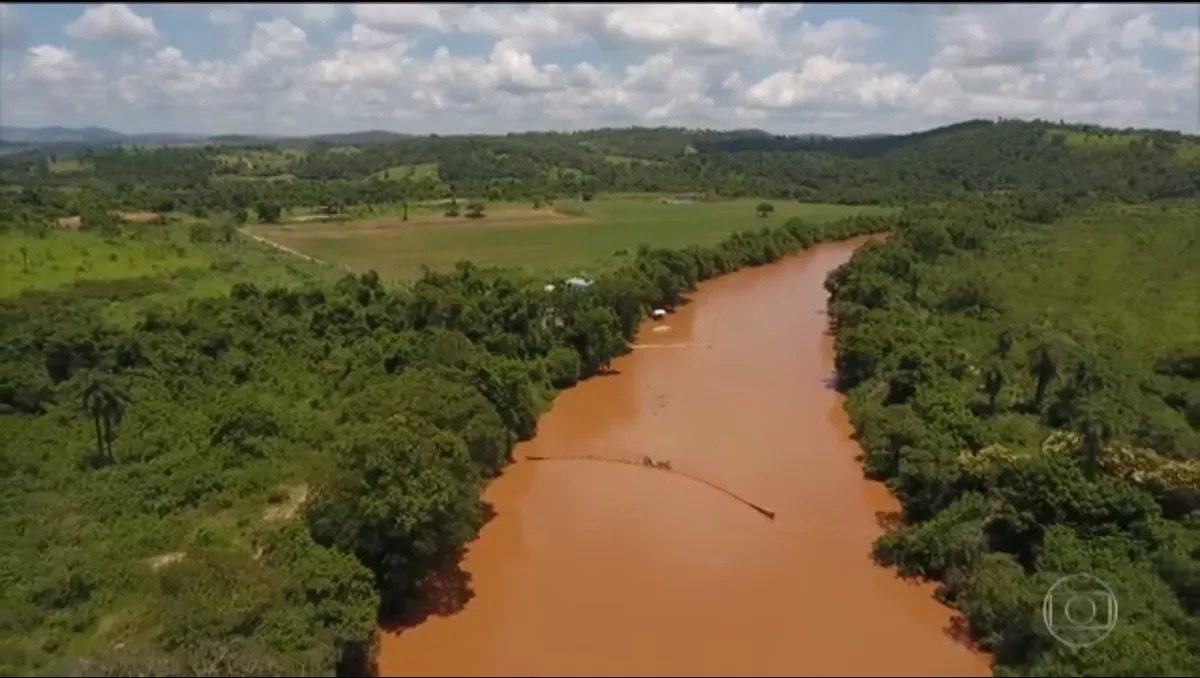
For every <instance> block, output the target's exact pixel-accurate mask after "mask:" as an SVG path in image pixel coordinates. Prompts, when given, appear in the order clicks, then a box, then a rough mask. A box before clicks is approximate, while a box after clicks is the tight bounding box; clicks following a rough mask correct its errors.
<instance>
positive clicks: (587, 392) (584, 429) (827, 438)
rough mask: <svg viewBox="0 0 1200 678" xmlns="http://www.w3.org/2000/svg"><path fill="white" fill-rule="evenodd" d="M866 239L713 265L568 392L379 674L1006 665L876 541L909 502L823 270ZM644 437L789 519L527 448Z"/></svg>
mask: <svg viewBox="0 0 1200 678" xmlns="http://www.w3.org/2000/svg"><path fill="white" fill-rule="evenodd" d="M863 241H864V239H862V238H858V239H854V240H850V241H846V242H842V243H835V244H828V245H823V246H820V247H816V248H813V249H810V250H808V251H806V252H804V253H802V254H799V255H797V256H794V257H792V258H789V259H786V260H784V261H782V262H780V263H778V264H775V265H772V266H768V267H763V268H758V269H748V270H744V271H741V272H738V273H735V274H732V275H729V276H725V277H723V278H720V279H717V280H713V281H709V282H707V283H704V284H703V285H702V286H701V287H700V289H699V290H698V292H697V293H695V294H694V295H693V301H692V303H690V304H688V305H686V306H684V307H682V308H680V309H679V310H678V311H677V312H676V313H673V314H671V315H669V316H667V318H666V319H665V320H664V321H662V322H661V323H655V322H648V323H647V324H646V326H645V327H643V329H642V332H641V334H640V336H639V339H638V343H639V345H646V346H647V347H646V348H638V349H635V350H634V351H633V352H632V353H630V354H629V355H626V356H624V357H622V358H620V359H618V360H616V361H615V362H614V364H613V368H614V369H615V370H616V371H617V372H619V374H612V375H608V376H603V377H598V378H594V379H592V380H589V381H587V382H585V383H583V384H581V385H579V386H577V387H575V388H573V389H570V390H568V391H566V392H564V393H562V394H561V395H560V396H559V397H558V399H557V400H556V401H555V403H554V408H553V410H552V411H551V412H549V413H548V414H546V415H545V416H544V417H542V419H541V420H540V421H539V424H538V426H539V432H538V435H537V437H536V438H535V439H534V440H532V441H529V442H527V443H524V444H522V445H520V446H519V447H518V448H517V451H516V456H517V459H518V460H517V461H516V462H515V463H514V464H512V465H511V466H510V467H509V468H508V469H507V470H506V471H505V472H504V474H503V476H501V477H500V478H499V479H497V480H496V481H495V482H493V483H492V484H491V485H490V486H489V487H488V489H487V492H486V493H485V497H484V498H485V500H486V501H487V502H488V503H490V504H491V505H492V507H493V508H494V510H495V511H496V516H495V518H494V519H493V520H492V521H491V522H489V523H488V524H487V525H486V526H485V527H484V528H483V530H482V532H481V534H480V536H479V539H478V540H477V541H476V542H474V543H473V544H471V545H470V547H469V549H468V551H467V553H466V555H465V557H464V558H463V560H462V564H461V565H462V571H463V572H464V573H465V574H463V575H462V576H461V578H460V579H459V580H457V581H453V578H452V577H448V578H447V579H448V580H451V582H450V584H449V585H448V586H447V588H448V590H449V591H450V592H449V593H448V594H447V596H446V597H447V598H448V599H449V600H448V601H444V604H445V605H447V606H448V607H449V609H446V610H443V611H442V612H443V614H433V615H430V616H429V617H428V618H427V619H425V620H424V621H423V622H421V623H419V624H416V625H415V626H410V627H408V628H405V629H403V630H400V631H392V632H387V633H385V634H383V637H382V639H381V648H380V656H379V670H380V672H381V673H382V674H385V675H394V674H426V675H428V674H489V675H495V674H575V675H579V674H685V673H686V674H692V675H695V674H708V675H711V674H729V673H740V674H745V673H753V674H764V673H770V674H795V673H805V674H812V673H821V674H864V673H866V674H905V675H930V674H933V675H948V674H954V675H986V674H988V673H989V662H988V659H987V657H986V656H983V655H980V654H977V653H975V652H972V651H971V650H969V649H967V648H966V647H965V646H963V645H962V644H960V643H959V642H956V641H955V640H954V639H953V638H952V632H951V629H952V628H953V625H952V623H951V621H952V616H951V611H950V610H949V609H947V608H945V607H944V606H942V605H940V604H938V603H937V602H936V601H935V600H934V599H933V587H932V586H930V585H918V584H913V583H909V582H904V581H901V580H900V579H898V578H897V577H896V575H895V574H894V573H893V572H892V571H890V570H888V569H885V568H882V567H880V566H878V565H875V564H873V563H872V561H871V559H870V555H869V554H870V546H871V542H872V540H873V539H874V538H875V537H876V536H877V535H878V534H880V532H881V531H882V528H880V527H879V517H880V516H881V515H883V514H887V513H890V512H893V511H895V510H896V509H897V508H898V506H897V504H896V502H895V500H894V499H893V498H892V497H891V496H890V495H889V494H888V492H887V490H886V489H885V488H884V487H883V486H882V485H880V484H878V483H872V482H868V481H866V480H864V479H863V477H862V470H861V467H860V465H859V462H858V461H857V460H856V455H857V454H858V453H859V448H858V446H857V445H856V444H855V443H854V442H853V441H852V440H851V439H850V434H851V429H850V426H849V422H848V421H847V418H846V415H845V413H844V412H843V410H842V398H841V396H840V395H839V394H838V393H836V392H835V391H834V390H832V389H831V388H830V386H829V380H830V379H831V377H832V374H833V340H832V338H831V337H830V336H829V335H828V333H827V317H826V313H825V304H826V293H825V291H824V288H823V282H824V279H825V276H826V274H827V273H828V272H829V271H830V270H832V269H834V268H835V267H837V266H839V265H840V264H842V263H843V262H845V261H846V260H847V259H848V258H849V256H850V254H851V253H852V252H853V250H854V249H855V248H856V247H857V246H858V245H860V244H862V242H863ZM662 326H668V327H669V330H666V331H654V329H655V328H658V327H662ZM643 454H645V455H650V456H651V457H653V458H654V459H659V460H661V459H665V460H670V461H671V463H672V465H673V468H674V469H676V470H679V471H683V472H686V473H688V474H690V475H693V476H697V477H699V478H703V479H705V480H708V481H710V482H713V483H716V484H718V485H720V486H723V487H725V488H727V489H729V490H731V491H733V492H735V493H738V494H740V495H743V496H745V497H747V498H748V499H750V500H752V501H754V502H756V503H759V504H762V505H764V506H766V507H769V508H771V509H773V510H775V511H776V512H777V518H776V519H775V520H774V521H772V520H769V519H767V518H765V517H764V516H762V515H760V514H759V513H757V512H755V511H754V510H752V509H750V508H749V507H748V506H746V505H745V504H742V503H739V502H738V501H736V500H735V499H732V498H730V497H729V496H728V495H726V494H723V493H721V492H719V491H717V490H714V489H712V488H710V487H707V486H705V485H703V484H701V483H697V482H694V481H692V480H689V479H687V478H684V477H681V476H679V475H674V474H670V473H664V472H661V471H656V470H652V469H645V468H639V467H636V466H628V465H620V464H607V463H600V462H596V461H567V460H564V461H530V460H527V459H524V457H526V456H527V455H539V456H548V457H561V456H567V455H597V456H609V457H616V458H624V459H631V458H637V457H640V456H641V455H643ZM455 585H457V594H456V593H455ZM466 590H469V591H471V592H472V594H473V595H469V600H466V601H465V605H461V604H458V603H462V602H463V601H462V600H458V601H455V600H454V599H455V598H456V595H461V594H462V593H464V592H465V591H466ZM464 597H466V596H464ZM458 607H461V609H454V608H458Z"/></svg>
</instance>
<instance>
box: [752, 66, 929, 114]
mask: <svg viewBox="0 0 1200 678" xmlns="http://www.w3.org/2000/svg"><path fill="white" fill-rule="evenodd" d="M911 94H912V82H911V81H910V80H909V78H908V77H907V76H905V75H902V74H900V73H887V72H884V71H882V70H881V69H878V68H873V67H871V66H868V65H865V64H861V63H854V62H849V61H842V60H839V59H836V58H831V57H826V56H822V55H815V56H811V57H808V58H807V59H805V60H804V63H803V64H802V65H801V67H800V68H798V69H795V70H790V71H780V72H777V73H775V74H773V75H770V76H768V77H766V78H764V79H763V80H762V81H760V82H758V83H757V84H755V85H753V86H751V87H750V88H748V89H747V90H746V93H745V100H746V103H747V104H748V105H750V106H754V107H759V108H783V109H786V108H801V107H810V108H825V109H828V108H832V107H838V106H845V107H851V108H854V107H857V108H867V109H871V108H877V107H881V106H898V105H903V104H906V103H908V101H909V99H910V97H911Z"/></svg>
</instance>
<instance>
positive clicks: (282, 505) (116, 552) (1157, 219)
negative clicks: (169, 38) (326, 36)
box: [0, 122, 1200, 675]
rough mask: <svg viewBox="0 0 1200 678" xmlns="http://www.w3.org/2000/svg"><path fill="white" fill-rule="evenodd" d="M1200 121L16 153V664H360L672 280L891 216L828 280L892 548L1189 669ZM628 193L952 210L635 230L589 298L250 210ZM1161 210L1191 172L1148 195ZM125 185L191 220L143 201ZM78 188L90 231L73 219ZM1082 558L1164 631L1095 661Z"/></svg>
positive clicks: (12, 475)
mask: <svg viewBox="0 0 1200 678" xmlns="http://www.w3.org/2000/svg"><path fill="white" fill-rule="evenodd" d="M1197 147H1198V143H1197V140H1196V139H1195V138H1194V137H1185V136H1182V135H1178V134H1173V133H1166V132H1152V131H1127V132H1124V133H1118V132H1115V131H1111V130H1097V129H1085V128H1079V127H1070V126H1063V125H1052V124H1049V123H1020V122H1005V123H999V124H993V123H987V122H974V123H968V124H964V125H960V126H955V127H952V128H946V129H943V130H934V131H931V132H928V133H922V134H919V135H911V136H909V137H882V138H863V139H847V140H836V139H821V138H805V139H798V138H782V139H781V138H776V137H771V136H769V135H764V134H762V133H759V132H753V131H751V132H729V133H717V132H693V131H688V130H637V129H634V130H597V131H592V132H582V133H575V134H526V135H508V136H505V137H422V138H416V137H413V138H405V139H399V140H388V141H385V142H382V143H372V144H367V143H364V144H361V145H359V146H349V145H332V144H328V143H313V144H307V145H303V144H302V145H299V146H293V147H279V146H270V145H261V146H255V147H250V146H246V145H235V144H225V145H222V146H219V147H218V146H212V147H191V148H161V149H109V150H85V151H82V152H78V153H73V154H72V155H71V156H70V157H57V155H58V153H64V152H62V151H59V152H47V151H37V152H26V153H19V154H14V155H12V156H7V157H5V158H3V159H2V160H0V182H2V185H0V228H4V229H7V231H8V232H6V233H3V234H2V237H3V238H5V242H6V243H11V244H13V245H14V250H17V251H16V252H6V253H5V255H4V256H5V259H4V260H3V261H0V264H2V265H3V267H4V268H2V269H0V272H3V273H4V275H5V283H6V288H5V289H4V290H2V291H0V292H2V293H0V356H2V357H3V361H2V362H0V483H2V485H0V509H2V517H0V522H2V523H3V524H2V525H0V572H2V573H3V579H2V582H3V584H4V586H3V590H2V591H0V672H2V673H6V674H7V673H12V674H27V673H55V672H66V673H74V674H104V675H144V674H192V675H229V674H245V675H277V674H284V673H289V674H333V673H338V672H342V673H346V672H354V671H358V670H361V669H362V668H363V666H364V665H365V664H368V663H369V661H370V656H371V647H370V639H371V637H372V631H373V629H374V627H375V624H376V621H377V616H378V614H380V613H381V611H382V613H383V614H385V615H386V614H392V613H395V612H398V611H401V610H403V609H404V608H406V607H407V606H409V605H410V604H412V603H413V601H414V600H415V599H416V597H417V596H418V590H419V583H420V582H421V581H422V579H423V578H424V577H425V576H426V575H427V574H428V573H429V572H430V571H431V570H432V569H434V568H436V567H438V566H439V565H440V564H442V563H444V562H446V561H447V559H453V558H454V557H455V556H456V554H457V553H458V552H459V550H460V549H461V547H462V546H463V544H464V543H466V541H468V540H469V539H470V538H472V536H473V535H474V534H475V533H476V531H477V530H478V528H479V526H480V524H481V523H482V521H483V520H484V519H485V513H484V508H483V507H482V506H481V504H480V499H479V496H480V489H481V487H482V484H483V483H484V482H486V480H487V479H488V478H489V477H491V476H493V475H494V474H495V473H496V472H497V470H498V469H499V468H501V467H502V466H503V465H504V464H505V463H506V462H507V461H508V459H509V456H510V453H511V450H512V447H513V445H514V444H515V442H516V441H517V440H520V439H523V438H527V437H529V436H531V435H533V434H534V432H535V431H536V426H537V418H538V415H539V414H540V413H541V412H542V411H544V410H545V408H546V407H547V406H548V405H549V403H550V401H551V399H552V397H553V395H554V393H555V391H556V389H561V388H566V387H569V386H571V385H572V384H574V383H576V382H577V381H578V380H580V379H583V378H586V377H588V376H590V375H593V374H596V373H598V372H601V371H603V370H604V369H605V368H606V366H607V365H608V363H609V361H610V360H612V358H613V357H614V356H617V355H619V354H621V353H622V352H623V351H624V350H626V346H627V343H628V342H629V341H630V340H631V338H632V337H633V335H634V332H635V330H636V328H637V326H638V323H639V321H640V319H641V318H642V317H643V315H644V313H645V312H646V311H647V310H648V309H649V308H652V307H671V306H673V305H675V304H677V303H679V302H680V301H681V298H682V295H683V294H684V293H686V291H687V290H689V289H691V288H692V287H693V286H694V285H695V284H696V283H697V282H698V281H700V280H703V279H706V278H709V277H711V276H714V275H719V274H721V273H725V272H728V271H732V270H734V269H737V268H739V267H742V266H754V265H761V264H765V263H768V262H771V261H774V260H776V259H778V258H779V257H780V256H782V255H783V254H784V253H787V252H790V251H794V250H797V249H800V248H803V247H807V246H809V245H811V244H813V243H816V242H820V241H823V240H829V239H836V238H842V237H846V236H849V235H854V234H859V233H864V232H868V231H879V230H892V231H893V232H894V233H895V237H893V238H892V239H891V240H889V241H888V242H886V243H884V244H879V245H873V246H871V247H869V248H867V249H865V250H864V251H863V252H862V253H861V254H860V255H858V256H856V257H855V259H854V260H853V262H852V263H851V264H850V265H848V266H847V267H845V268H843V269H841V270H840V271H838V272H837V273H836V274H835V275H833V276H831V278H830V280H829V287H830V289H831V291H833V292H834V293H835V297H834V303H833V315H834V317H835V319H836V321H837V323H838V324H839V334H838V340H837V342H838V346H837V348H838V371H839V377H840V380H841V385H842V387H843V388H844V389H846V390H847V391H848V392H849V393H850V399H849V406H850V409H851V413H852V417H853V420H854V423H855V425H856V427H857V428H858V431H859V435H860V439H861V441H862V444H863V448H864V451H865V458H864V462H865V466H866V469H867V471H868V473H870V474H871V475H873V476H876V477H879V478H883V479H886V480H887V481H888V482H889V484H890V485H891V487H892V489H893V490H894V491H895V492H896V494H897V495H898V496H899V497H900V498H901V500H902V502H903V504H904V513H905V518H906V519H907V522H908V525H907V527H904V528H901V529H899V530H897V531H895V532H893V533H890V534H889V535H887V536H886V537H885V538H883V539H882V540H881V541H880V542H879V544H878V549H877V550H878V556H879V557H880V558H881V559H882V560H884V561H885V562H888V563H892V564H895V565H897V566H899V567H900V569H901V570H903V571H904V572H907V573H911V574H915V575H920V576H926V577H933V578H938V579H941V580H942V581H943V582H944V587H943V595H944V596H945V597H946V598H947V600H949V601H951V602H953V603H954V604H955V605H957V606H958V607H960V608H961V609H962V610H963V611H964V613H965V614H966V616H967V618H968V620H969V622H970V625H971V629H972V631H973V632H974V634H975V635H976V637H977V638H979V639H980V641H981V642H982V643H983V644H984V645H985V647H987V648H988V649H989V650H991V651H992V652H993V653H994V654H995V656H996V657H997V660H998V666H999V667H1000V669H1001V670H1006V671H1013V672H1024V671H1029V672H1038V673H1050V674H1059V675H1061V674H1072V673H1078V672H1087V673H1098V672H1101V671H1105V670H1107V671H1115V672H1118V673H1122V672H1123V673H1156V674H1171V673H1175V674H1179V673H1188V672H1189V671H1190V670H1194V667H1195V666H1197V665H1200V646H1198V645H1197V640H1196V639H1197V638H1200V623H1198V622H1197V612H1198V610H1197V601H1198V600H1200V597H1198V594H1200V587H1198V585H1197V580H1198V578H1200V572H1198V570H1197V566H1196V563H1197V562H1200V523H1198V522H1197V517H1196V516H1197V507H1198V505H1200V500H1198V498H1197V492H1198V491H1200V480H1198V478H1197V463H1198V462H1197V460H1198V459H1200V434H1198V433H1197V427H1198V426H1200V391H1198V388H1200V382H1197V378H1198V376H1200V369H1198V368H1197V364H1198V363H1200V348H1198V345H1200V328H1197V326H1196V324H1195V318H1197V317H1200V309H1197V308H1196V306H1197V303H1198V299H1197V295H1195V294H1194V292H1195V290H1196V288H1197V285H1198V284H1200V281H1197V279H1196V273H1195V267H1194V265H1193V262H1194V261H1196V260H1197V259H1200V257H1197V251H1196V248H1197V243H1196V240H1197V232H1196V231H1197V229H1196V226H1195V224H1196V223H1197V220H1198V217H1200V214H1198V213H1197V209H1196V206H1195V205H1196V203H1195V202H1194V201H1193V202H1185V201H1182V200H1180V201H1179V202H1171V200H1173V199H1187V198H1194V197H1195V196H1196V195H1197V194H1198V193H1200V164H1198V162H1200V153H1197V152H1196V148H1197ZM51 156H55V157H51ZM598 191H604V192H614V191H652V192H674V193H682V192H690V193H695V194H709V195H713V194H718V195H722V196H736V195H747V196H753V197H754V198H755V200H753V201H752V202H750V203H749V205H750V207H748V208H747V209H745V210H744V212H745V215H744V216H745V218H746V219H747V220H748V223H755V222H757V223H768V220H767V219H766V217H762V218H761V219H760V218H759V217H756V216H755V214H756V212H760V213H765V214H772V213H773V210H767V209H763V210H755V209H753V206H755V205H757V204H758V203H759V202H763V201H764V200H766V201H768V202H765V203H764V204H766V205H769V206H771V207H773V208H775V209H776V210H778V213H777V214H776V216H775V219H776V220H779V219H781V218H782V217H780V216H779V215H780V214H782V215H786V214H787V211H786V210H787V206H786V204H785V202H784V201H789V202H790V199H800V200H804V201H809V200H812V201H817V200H823V201H830V202H844V203H855V202H868V203H875V204H892V205H896V204H906V205H917V204H919V203H924V202H927V201H935V202H936V203H937V204H936V205H935V206H925V207H914V208H911V209H907V210H905V211H903V212H900V213H898V214H892V215H888V216H857V217H852V218H848V219H844V220H840V221H835V222H831V223H826V224H815V223H810V222H806V221H803V220H798V219H791V220H788V221H786V222H785V223H784V224H783V225H781V226H776V227H774V228H771V227H764V228H761V229H759V230H754V231H745V232H739V233H735V234H733V235H731V236H729V237H728V238H727V239H725V240H723V241H721V242H720V243H718V244H715V245H711V246H709V245H692V246H688V247H679V248H676V249H667V248H659V247H649V246H643V247H640V248H637V249H634V250H632V251H619V252H617V253H615V254H613V255H612V256H611V257H610V258H608V259H607V260H605V261H604V262H602V265H599V266H597V267H596V269H595V270H596V271H597V274H596V275H595V276H594V283H593V284H592V285H591V286H590V287H588V288H587V289H586V290H575V289H572V288H569V287H562V286H557V287H556V288H555V289H554V290H553V291H547V290H546V283H547V282H551V281H550V280H547V279H544V278H542V277H540V276H537V275H534V274H531V273H530V272H528V271H519V270H511V269H491V268H488V269H484V268H478V267H476V266H475V265H472V264H469V263H465V262H464V263H461V264H459V265H458V266H456V267H455V268H454V269H453V270H452V271H448V272H428V273H426V274H425V275H423V276H422V277H421V278H420V279H418V280H416V281H415V282H414V283H412V284H411V285H406V286H403V287H393V286H391V285H390V284H387V283H385V282H384V281H382V280H381V279H380V278H379V277H378V276H377V275H376V274H375V273H374V272H368V273H363V274H358V275H351V276H338V275H336V272H335V271H332V270H330V269H329V268H328V267H322V266H319V265H317V264H315V263H313V264H310V263H305V262H302V261H301V260H299V259H298V258H295V259H287V258H285V256H284V255H282V254H279V253H276V252H272V251H269V250H267V249H266V248H265V247H260V246H259V245H258V244H257V243H254V242H251V241H249V240H247V239H245V238H244V237H243V235H242V233H241V231H240V229H239V226H240V225H242V224H244V223H246V222H248V221H254V220H258V221H276V220H279V219H283V218H285V217H286V216H287V214H288V213H293V214H294V213H296V212H298V211H300V210H312V209H317V208H321V209H323V210H324V211H327V212H339V211H343V210H351V209H363V208H366V209H374V208H376V207H380V208H387V207H388V206H390V205H393V204H396V203H404V202H407V201H413V202H417V201H421V200H433V199H440V198H446V197H451V196H454V197H457V198H460V199H462V201H463V204H464V205H469V204H470V203H471V202H472V201H475V200H488V201H491V200H497V199H501V198H518V197H519V198H521V199H531V200H534V201H540V200H543V199H545V198H553V197H561V196H567V195H572V196H574V195H578V196H579V197H580V198H581V199H590V198H591V197H592V194H593V192H598ZM1150 200H1166V201H1167V202H1160V203H1158V204H1155V205H1150V206H1146V205H1136V206H1130V205H1128V204H1126V205H1122V204H1121V203H1141V202H1145V201H1150ZM792 204H793V205H794V203H792ZM112 210H124V211H134V210H149V211H153V212H160V213H171V214H170V218H164V219H163V221H165V222H167V223H161V224H153V223H151V224H144V225H140V226H138V225H131V224H128V223H122V221H121V220H119V219H116V218H114V217H113V216H112V215H111V214H110V212H111V211H112ZM75 215H78V216H80V217H81V220H80V221H81V226H82V230H83V232H82V233H68V234H62V233H52V232H50V231H51V230H52V229H51V228H49V224H50V223H52V220H54V219H58V218H62V217H69V216H75ZM487 220H488V219H487V218H486V217H485V218H484V219H482V221H485V222H486V221H487ZM770 223H773V224H774V223H777V221H775V220H772V221H770ZM730 230H733V229H732V228H731V229H730ZM122 271H124V273H123V272H122ZM71 282H74V284H71V285H67V283H71ZM10 283H11V284H10ZM65 285H66V286H65ZM1078 571H1085V572H1093V573H1096V574H1098V575H1099V576H1101V577H1102V578H1103V579H1105V580H1106V581H1107V582H1108V583H1109V584H1111V585H1112V586H1113V588H1114V589H1115V590H1116V592H1117V594H1118V596H1119V597H1120V600H1121V613H1122V618H1123V619H1127V620H1129V621H1130V622H1132V623H1129V624H1125V625H1123V626H1120V627H1118V629H1117V631H1116V632H1115V633H1114V634H1113V636H1112V637H1111V638H1109V639H1107V640H1106V641H1105V642H1104V643H1102V644H1100V645H1097V646H1095V647H1094V648H1090V649H1088V650H1085V651H1081V652H1079V653H1069V652H1066V651H1065V650H1064V649H1063V648H1062V647H1061V646H1059V645H1057V644H1055V643H1054V641H1052V640H1050V639H1048V638H1047V637H1046V636H1045V634H1044V633H1041V632H1040V631H1039V629H1040V628H1041V625H1040V621H1039V620H1038V619H1037V618H1036V617H1035V615H1036V614H1037V613H1038V611H1039V610H1040V605H1041V597H1042V595H1043V594H1044V593H1045V590H1046V589H1047V588H1048V586H1049V584H1050V583H1052V582H1053V580H1054V579H1055V578H1057V576H1059V575H1060V574H1067V573H1074V572H1078Z"/></svg>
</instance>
